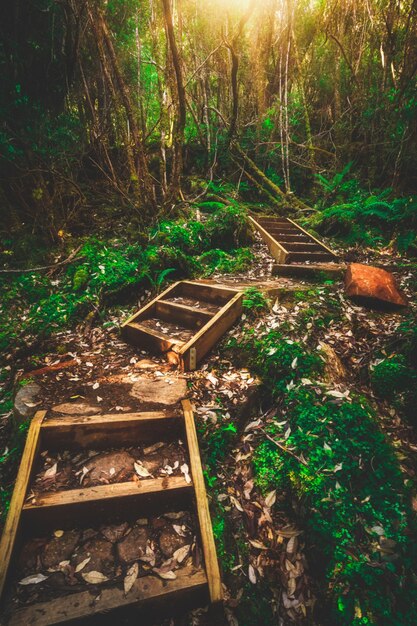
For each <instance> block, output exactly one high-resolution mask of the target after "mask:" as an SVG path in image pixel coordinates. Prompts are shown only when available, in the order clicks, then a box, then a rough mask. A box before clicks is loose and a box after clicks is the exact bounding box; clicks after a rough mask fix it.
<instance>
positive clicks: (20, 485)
mask: <svg viewBox="0 0 417 626" xmlns="http://www.w3.org/2000/svg"><path fill="white" fill-rule="evenodd" d="M45 414H46V411H38V412H37V413H36V415H35V416H34V418H33V419H32V423H31V425H30V428H29V432H28V435H27V439H26V444H25V449H24V451H23V456H22V460H21V462H20V467H19V471H18V474H17V478H16V482H15V486H14V490H13V496H12V499H11V502H10V508H9V513H8V515H7V519H6V524H5V526H4V530H3V534H2V537H1V543H0V597H1V594H2V593H3V589H4V585H5V582H6V579H7V574H8V570H9V566H10V563H11V560H12V556H13V553H14V549H15V545H16V540H17V535H18V533H19V530H20V520H21V512H22V507H23V505H24V502H25V498H26V492H27V489H28V485H29V482H30V479H31V476H32V473H33V461H34V459H35V457H36V454H37V452H38V450H39V445H40V438H39V433H40V428H41V424H42V420H43V418H44V417H45Z"/></svg>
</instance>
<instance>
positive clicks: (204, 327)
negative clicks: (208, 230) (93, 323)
mask: <svg viewBox="0 0 417 626" xmlns="http://www.w3.org/2000/svg"><path fill="white" fill-rule="evenodd" d="M175 296H184V297H188V298H193V299H195V300H197V301H201V302H204V301H207V302H210V303H211V304H216V305H217V306H218V311H217V312H213V313H211V312H209V311H205V310H204V307H203V309H200V308H193V307H189V306H186V305H182V304H177V303H173V302H168V301H167V299H168V298H172V297H175ZM242 300H243V293H242V292H237V293H236V290H234V289H227V288H225V287H220V286H218V285H207V284H203V283H198V282H194V281H180V282H177V283H174V284H173V285H171V286H170V287H168V289H166V290H165V291H164V292H162V293H161V294H160V295H159V296H157V297H156V298H154V299H153V300H152V301H151V302H149V303H148V304H147V305H146V306H144V307H143V308H142V309H140V310H139V311H138V312H137V313H135V314H134V315H132V316H131V317H130V318H129V319H128V320H126V322H124V323H123V324H122V336H123V337H124V339H125V340H126V341H128V342H130V343H132V344H134V345H136V346H138V347H145V348H149V349H151V350H156V351H158V352H162V353H166V352H173V353H175V355H176V357H177V360H178V365H179V366H180V368H181V369H182V370H183V371H189V370H195V369H196V367H197V364H198V363H199V362H200V361H201V360H202V359H203V358H204V356H205V355H206V354H207V353H208V352H209V350H210V349H211V348H212V347H213V346H214V344H215V343H216V342H217V341H218V340H219V339H220V337H222V335H224V333H225V332H227V330H228V329H229V328H230V327H231V326H232V325H233V324H234V323H235V321H236V320H237V319H238V317H240V315H241V313H242ZM161 315H163V316H165V319H166V317H167V316H170V315H173V316H174V320H177V321H180V320H182V321H183V322H184V326H186V327H188V328H190V320H191V319H192V318H194V319H195V324H194V330H195V332H194V335H193V336H192V337H191V338H190V339H189V340H188V341H180V340H178V339H176V338H175V337H172V338H171V337H169V335H168V334H164V333H160V332H159V331H156V330H155V331H154V330H152V329H150V328H147V327H145V326H144V325H143V324H141V321H143V320H145V319H147V318H149V317H152V316H155V317H159V316H161ZM161 319H163V318H161Z"/></svg>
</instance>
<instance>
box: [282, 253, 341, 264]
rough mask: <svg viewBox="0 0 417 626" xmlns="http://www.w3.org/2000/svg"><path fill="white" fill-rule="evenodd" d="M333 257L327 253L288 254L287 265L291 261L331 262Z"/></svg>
mask: <svg viewBox="0 0 417 626" xmlns="http://www.w3.org/2000/svg"><path fill="white" fill-rule="evenodd" d="M332 259H333V257H332V255H331V254H329V253H328V252H289V254H288V256H287V261H288V263H291V262H292V261H312V262H316V261H332Z"/></svg>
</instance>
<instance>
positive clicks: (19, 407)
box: [14, 383, 41, 423]
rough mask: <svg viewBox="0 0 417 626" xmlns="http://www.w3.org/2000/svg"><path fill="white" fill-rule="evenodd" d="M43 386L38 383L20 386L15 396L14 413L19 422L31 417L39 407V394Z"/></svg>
mask: <svg viewBox="0 0 417 626" xmlns="http://www.w3.org/2000/svg"><path fill="white" fill-rule="evenodd" d="M40 392H41V387H40V386H39V385H38V383H28V384H27V385H24V386H23V387H20V388H19V389H18V391H17V393H16V395H15V398H14V414H15V417H16V420H17V422H19V423H21V422H24V421H25V420H27V419H31V418H32V417H33V416H34V415H35V413H36V411H37V410H38V408H39V405H40V402H39V400H38V396H39V394H40Z"/></svg>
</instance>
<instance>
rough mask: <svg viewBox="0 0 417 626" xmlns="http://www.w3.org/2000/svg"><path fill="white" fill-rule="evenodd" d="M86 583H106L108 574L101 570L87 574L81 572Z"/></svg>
mask: <svg viewBox="0 0 417 626" xmlns="http://www.w3.org/2000/svg"><path fill="white" fill-rule="evenodd" d="M81 576H82V577H83V578H84V580H85V582H86V583H90V584H91V585H99V584H100V583H105V582H106V581H107V580H109V579H108V578H107V576H105V575H104V574H102V573H101V572H96V571H92V572H86V573H85V574H81Z"/></svg>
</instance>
